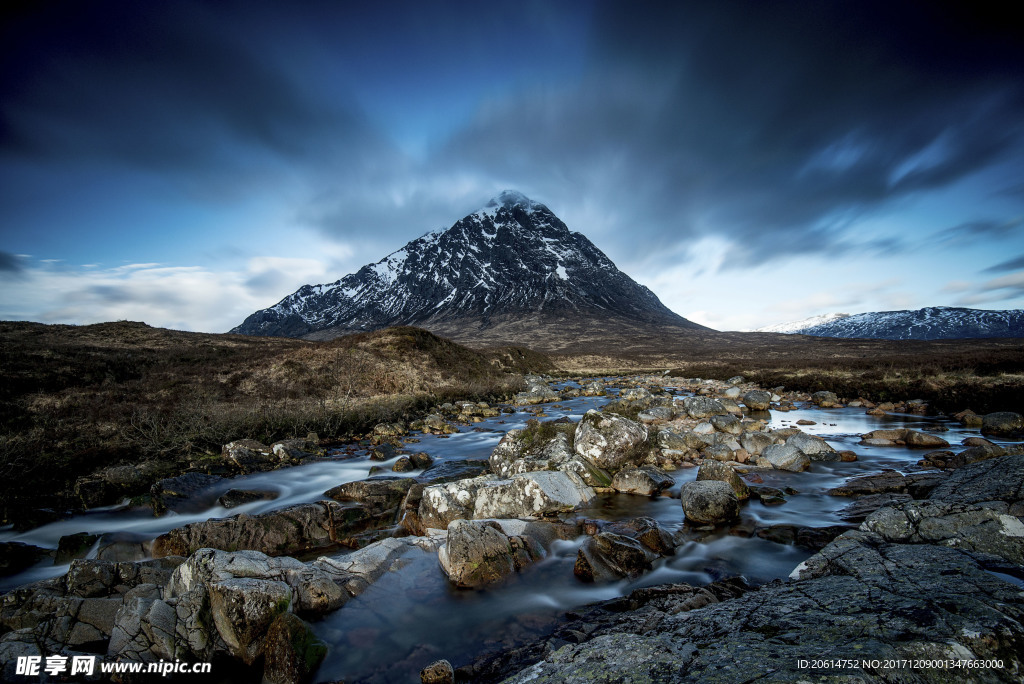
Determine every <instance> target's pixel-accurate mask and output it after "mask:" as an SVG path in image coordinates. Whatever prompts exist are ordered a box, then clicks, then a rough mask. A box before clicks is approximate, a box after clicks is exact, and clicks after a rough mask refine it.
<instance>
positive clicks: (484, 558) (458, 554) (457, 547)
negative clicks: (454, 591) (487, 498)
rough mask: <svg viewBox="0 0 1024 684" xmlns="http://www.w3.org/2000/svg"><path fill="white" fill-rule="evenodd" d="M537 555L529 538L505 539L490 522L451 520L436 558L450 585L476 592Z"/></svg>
mask: <svg viewBox="0 0 1024 684" xmlns="http://www.w3.org/2000/svg"><path fill="white" fill-rule="evenodd" d="M540 555H541V551H540V549H539V547H538V546H537V544H536V542H534V541H533V539H532V538H531V537H529V536H516V537H509V536H507V535H506V534H505V533H504V532H502V531H501V527H500V525H498V523H496V522H495V521H493V520H454V521H452V523H451V524H450V525H449V526H448V541H447V542H446V543H445V544H444V545H443V546H442V547H441V548H440V549H439V550H438V554H437V557H438V561H439V562H440V564H441V569H442V570H444V573H445V575H447V577H448V580H449V581H450V582H451V583H452V584H454V585H455V586H457V587H466V588H473V589H476V588H480V587H483V586H487V585H489V584H494V583H496V582H499V581H501V580H503V579H505V578H506V577H508V576H509V575H512V574H513V573H515V572H516V570H519V569H522V568H523V567H525V566H526V565H527V564H529V563H531V562H533V561H534V560H536V559H537V558H539V557H540Z"/></svg>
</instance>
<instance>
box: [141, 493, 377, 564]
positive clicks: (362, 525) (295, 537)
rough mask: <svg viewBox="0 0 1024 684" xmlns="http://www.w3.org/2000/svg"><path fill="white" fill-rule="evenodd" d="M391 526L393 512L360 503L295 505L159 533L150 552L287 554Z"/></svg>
mask: <svg viewBox="0 0 1024 684" xmlns="http://www.w3.org/2000/svg"><path fill="white" fill-rule="evenodd" d="M393 524H394V513H393V512H391V511H386V512H384V513H378V514H375V513H374V512H373V510H371V509H370V508H368V507H366V506H364V505H362V504H359V503H345V504H343V503H338V502H336V501H317V502H314V503H305V504H296V505H294V506H288V507H287V508H281V509H278V510H275V511H269V512H267V513H261V514H260V515H248V514H245V513H242V514H239V515H236V516H232V517H230V518H213V519H210V520H203V521H200V522H194V523H189V524H187V525H184V526H182V527H176V528H174V529H173V530H171V531H169V532H167V533H165V534H162V535H160V536H159V537H157V538H156V540H155V541H154V542H153V555H154V556H155V557H157V558H159V557H161V556H169V555H177V556H188V555H191V554H192V553H194V552H195V551H197V550H199V549H202V548H215V549H221V550H224V551H238V550H243V549H248V550H253V551H260V552H262V553H266V554H269V555H272V556H287V555H295V554H297V553H305V552H308V551H316V550H320V549H327V548H330V547H333V546H338V545H339V544H352V543H353V540H354V539H355V538H356V537H357V536H358V535H359V534H361V533H364V532H366V531H367V530H376V529H382V528H385V527H390V526H391V525H393Z"/></svg>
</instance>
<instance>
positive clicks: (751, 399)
mask: <svg viewBox="0 0 1024 684" xmlns="http://www.w3.org/2000/svg"><path fill="white" fill-rule="evenodd" d="M743 405H744V406H746V407H747V408H748V409H750V410H751V411H767V410H768V409H770V408H771V406H772V393H771V392H765V391H764V390H751V391H749V392H747V393H746V394H744V395H743Z"/></svg>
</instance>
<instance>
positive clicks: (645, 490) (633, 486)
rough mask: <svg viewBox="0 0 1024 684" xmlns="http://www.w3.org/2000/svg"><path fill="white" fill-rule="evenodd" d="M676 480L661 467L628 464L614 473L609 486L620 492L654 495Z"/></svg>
mask: <svg viewBox="0 0 1024 684" xmlns="http://www.w3.org/2000/svg"><path fill="white" fill-rule="evenodd" d="M675 483H676V481H675V480H674V479H673V478H672V476H670V475H669V474H668V473H666V472H665V471H664V470H662V469H661V468H658V467H656V466H652V465H645V466H640V467H637V466H632V465H628V466H626V467H624V468H622V469H621V470H620V471H619V472H617V473H615V477H614V478H612V483H611V487H612V489H614V490H615V491H617V492H620V493H622V494H639V495H641V496H656V495H657V494H660V493H661V492H662V491H664V490H666V489H668V488H669V487H671V486H672V485H674V484H675Z"/></svg>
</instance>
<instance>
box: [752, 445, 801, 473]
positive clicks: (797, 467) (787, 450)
mask: <svg viewBox="0 0 1024 684" xmlns="http://www.w3.org/2000/svg"><path fill="white" fill-rule="evenodd" d="M762 456H763V458H765V459H766V460H767V461H768V464H769V465H770V466H771V467H772V468H776V469H778V470H788V471H791V472H794V473H799V472H803V471H804V470H807V469H808V468H810V467H811V459H810V457H809V456H808V455H807V454H805V453H804V452H802V451H800V449H798V448H797V447H796V445H794V444H790V443H788V442H787V443H786V444H772V445H771V446H769V447H766V448H765V450H764V451H763V452H762Z"/></svg>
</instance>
